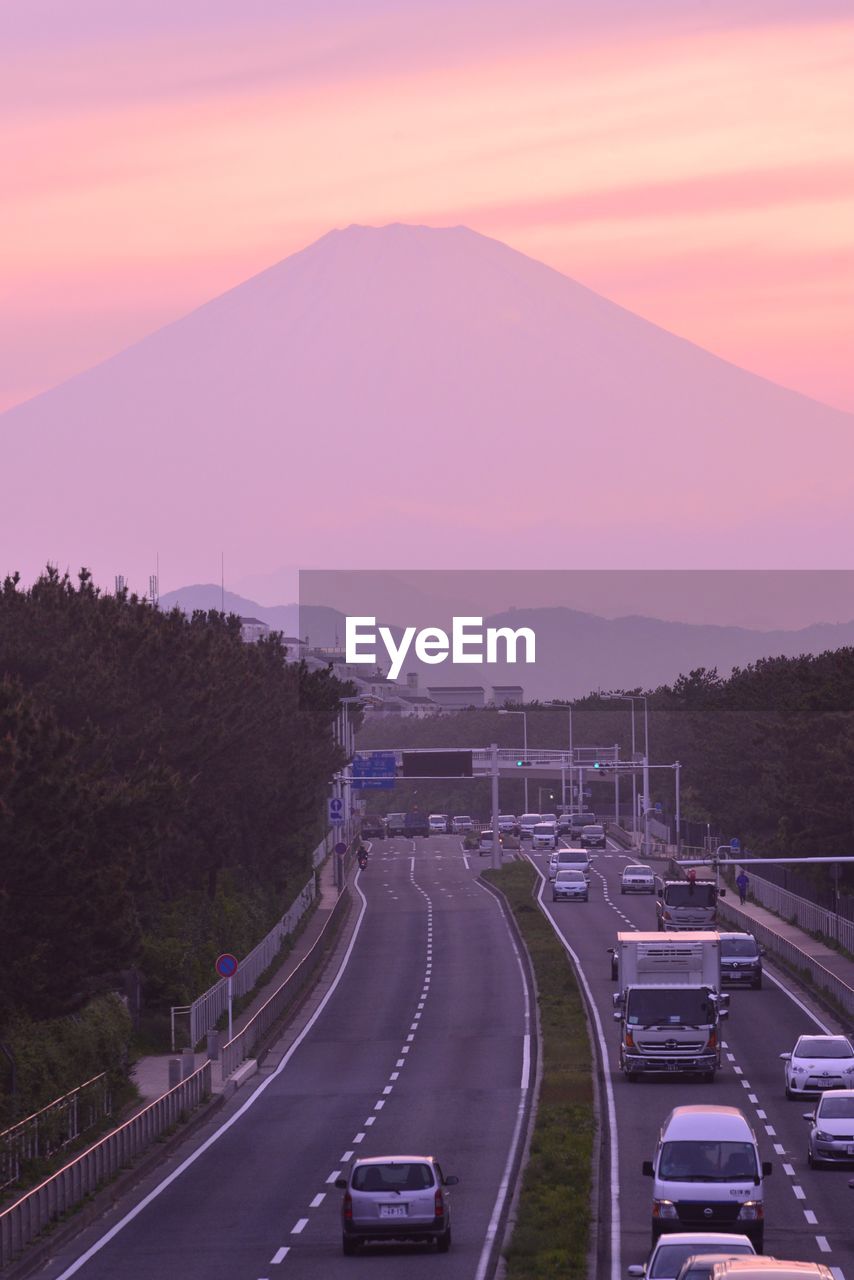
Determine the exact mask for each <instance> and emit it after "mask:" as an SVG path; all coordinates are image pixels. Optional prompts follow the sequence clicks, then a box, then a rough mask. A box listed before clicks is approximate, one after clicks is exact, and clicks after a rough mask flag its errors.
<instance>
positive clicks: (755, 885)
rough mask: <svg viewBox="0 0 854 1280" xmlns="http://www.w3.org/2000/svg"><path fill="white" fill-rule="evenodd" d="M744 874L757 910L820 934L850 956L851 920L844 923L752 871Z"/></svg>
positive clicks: (853, 941)
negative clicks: (764, 910)
mask: <svg viewBox="0 0 854 1280" xmlns="http://www.w3.org/2000/svg"><path fill="white" fill-rule="evenodd" d="M745 870H746V872H747V876H748V879H749V880H750V889H749V893H750V894H751V896H752V897H753V899H754V900H755V901H756V902H758V903H759V905H760V906H762V907H767V909H768V910H769V911H773V912H774V913H775V915H778V916H780V917H781V918H782V919H783V920H788V921H789V923H790V924H794V925H797V927H798V928H799V929H803V930H805V932H807V933H820V934H821V935H822V937H824V938H829V939H831V940H833V941H834V942H838V943H839V945H840V946H842V947H844V948H845V950H846V951H851V952H854V920H846V919H845V917H844V916H839V915H837V914H836V912H835V911H831V910H829V908H827V907H821V906H819V905H818V903H817V902H810V900H809V898H802V897H800V895H799V894H797V893H791V892H790V891H789V890H788V889H783V888H782V887H781V886H780V885H777V884H773V883H772V882H771V881H770V880H765V879H763V878H762V877H761V876H755V875H753V874H752V872H753V868H752V867H746V868H745Z"/></svg>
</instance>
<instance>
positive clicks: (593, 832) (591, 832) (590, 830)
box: [582, 824, 605, 836]
mask: <svg viewBox="0 0 854 1280" xmlns="http://www.w3.org/2000/svg"><path fill="white" fill-rule="evenodd" d="M604 832H605V828H604V827H600V826H599V825H598V824H591V825H590V826H587V827H585V828H584V830H583V832H582V835H585V836H601V835H604Z"/></svg>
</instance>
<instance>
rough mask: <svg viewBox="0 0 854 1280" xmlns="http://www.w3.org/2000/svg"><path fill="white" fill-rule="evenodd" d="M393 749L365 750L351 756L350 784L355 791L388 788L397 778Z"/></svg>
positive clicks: (384, 789) (383, 789)
mask: <svg viewBox="0 0 854 1280" xmlns="http://www.w3.org/2000/svg"><path fill="white" fill-rule="evenodd" d="M395 771H396V757H395V753H394V752H393V751H366V752H364V753H363V754H362V755H356V756H354V757H353V763H352V777H351V779H350V785H351V786H352V787H354V788H355V789H356V790H357V791H371V790H380V791H388V790H390V789H391V788H392V787H393V786H394V784H395V782H396V781H397V778H396V776H395Z"/></svg>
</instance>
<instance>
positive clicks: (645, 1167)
mask: <svg viewBox="0 0 854 1280" xmlns="http://www.w3.org/2000/svg"><path fill="white" fill-rule="evenodd" d="M641 1173H642V1174H643V1176H644V1177H645V1178H654V1177H655V1169H653V1167H652V1161H651V1160H644V1162H643V1164H642V1165H641Z"/></svg>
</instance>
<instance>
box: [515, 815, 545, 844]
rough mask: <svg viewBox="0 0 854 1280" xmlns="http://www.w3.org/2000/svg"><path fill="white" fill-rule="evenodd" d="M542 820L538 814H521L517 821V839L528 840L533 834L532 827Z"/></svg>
mask: <svg viewBox="0 0 854 1280" xmlns="http://www.w3.org/2000/svg"><path fill="white" fill-rule="evenodd" d="M541 821H542V818H541V817H540V815H539V814H538V813H523V814H522V816H521V818H520V819H519V839H520V840H530V839H531V837H532V836H533V834H534V827H535V826H536V825H537V823H538V822H541Z"/></svg>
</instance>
